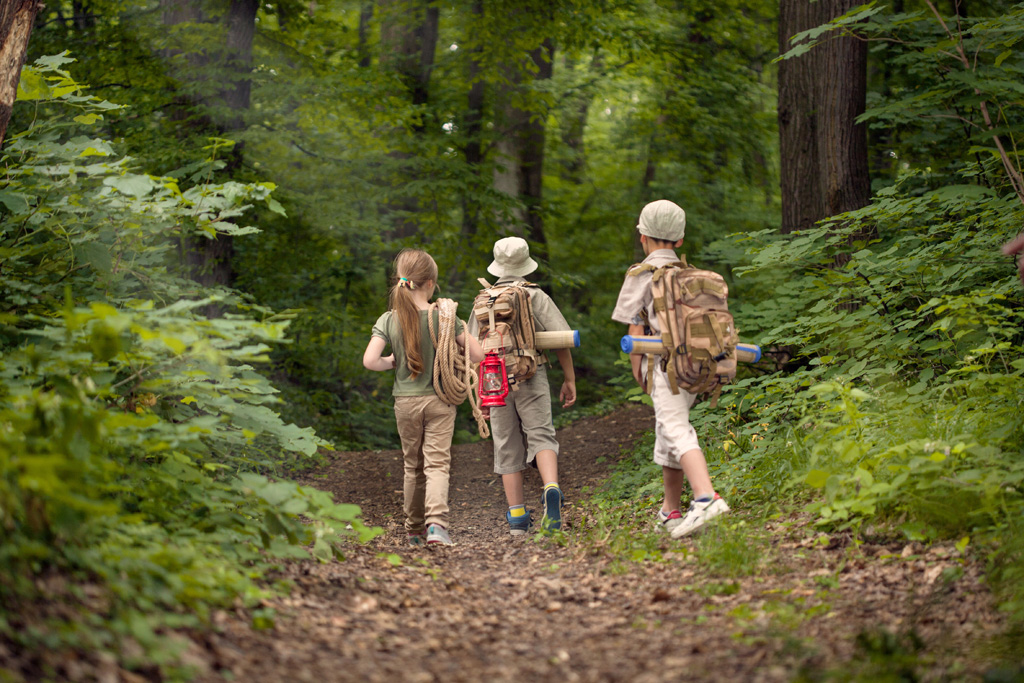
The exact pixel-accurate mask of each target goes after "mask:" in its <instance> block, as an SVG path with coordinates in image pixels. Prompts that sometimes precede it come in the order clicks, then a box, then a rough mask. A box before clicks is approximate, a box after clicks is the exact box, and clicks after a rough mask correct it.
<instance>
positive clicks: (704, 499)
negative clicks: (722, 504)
mask: <svg viewBox="0 0 1024 683" xmlns="http://www.w3.org/2000/svg"><path fill="white" fill-rule="evenodd" d="M714 499H715V494H713V493H707V494H705V495H703V496H701V497H700V498H694V500H695V501H697V502H698V503H710V502H711V501H713V500H714Z"/></svg>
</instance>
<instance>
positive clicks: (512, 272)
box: [469, 237, 576, 536]
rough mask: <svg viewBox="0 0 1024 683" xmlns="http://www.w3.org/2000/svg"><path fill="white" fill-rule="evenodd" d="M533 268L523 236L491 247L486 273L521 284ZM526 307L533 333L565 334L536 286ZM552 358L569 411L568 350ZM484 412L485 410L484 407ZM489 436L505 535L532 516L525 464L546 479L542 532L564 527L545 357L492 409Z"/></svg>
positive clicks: (572, 383) (473, 329) (524, 527)
mask: <svg viewBox="0 0 1024 683" xmlns="http://www.w3.org/2000/svg"><path fill="white" fill-rule="evenodd" d="M535 270H537V262H536V261H534V260H533V259H532V258H530V246H529V244H527V242H526V240H524V239H522V238H521V237H505V238H503V239H500V240H498V241H497V242H495V243H494V261H492V262H491V265H489V266H488V267H487V272H489V273H490V274H491V275H494V276H496V277H497V278H498V281H497V282H496V283H495V284H494V287H495V288H497V287H503V286H508V285H515V284H522V283H525V282H526V280H525V276H527V275H529V274H530V273H532V272H533V271H535ZM529 293H530V307H531V308H532V309H533V322H534V327H535V328H536V331H538V332H545V331H548V332H551V331H567V330H569V329H570V328H569V324H568V323H567V322H566V321H565V318H564V317H563V316H562V313H561V311H559V310H558V306H556V305H555V302H554V301H552V300H551V297H550V296H548V295H547V294H546V293H545V292H544V291H542V290H541V289H540V288H539V287H531V288H530V290H529ZM469 333H470V334H472V335H474V336H478V335H479V333H480V323H479V322H478V321H477V319H476V317H475V316H473V317H471V318H470V320H469ZM555 355H556V356H557V358H558V363H559V365H561V367H562V373H563V376H564V379H563V382H562V388H561V390H560V391H559V394H558V395H559V400H561V401H562V407H563V408H568V407H569V406H571V405H573V404H574V403H575V402H576V373H575V370H574V369H573V365H572V352H571V351H570V350H569V349H556V350H555ZM484 411H485V414H486V411H487V409H486V408H485V409H484ZM490 420H491V434H492V435H493V437H494V471H495V473H497V474H500V475H501V482H502V484H503V485H504V488H505V498H506V500H507V501H508V505H509V509H508V511H507V512H506V513H505V520H506V521H507V522H508V525H509V533H510V534H511V535H513V536H519V535H522V534H525V533H526V532H527V531H529V529H530V526H531V520H530V513H529V511H528V510H527V509H526V505H525V502H524V501H525V494H524V492H523V476H524V475H523V472H524V471H525V470H526V469H527V466H528V465H532V466H534V467H536V468H537V471H538V472H539V473H540V476H541V478H542V479H543V480H544V494H543V497H542V498H543V500H542V502H543V506H544V516H543V518H542V520H541V528H542V529H543V530H545V531H557V530H558V529H561V528H562V502H563V500H564V497H563V496H562V491H561V489H560V488H559V487H558V441H557V440H556V439H555V426H554V422H553V421H552V418H551V393H550V388H549V385H548V377H547V370H546V369H545V356H544V354H543V353H540V354H539V356H538V363H537V372H536V374H534V375H533V377H530V378H529V379H527V380H524V381H521V382H519V383H518V390H516V391H512V392H509V394H508V396H507V397H506V398H505V405H504V406H502V407H494V408H491V409H490Z"/></svg>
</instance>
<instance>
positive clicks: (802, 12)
mask: <svg viewBox="0 0 1024 683" xmlns="http://www.w3.org/2000/svg"><path fill="white" fill-rule="evenodd" d="M822 4H823V2H818V3H813V4H812V3H811V2H810V0H780V3H779V52H780V53H785V52H787V51H789V50H790V48H792V47H793V45H792V44H791V43H790V40H789V39H790V37H792V36H793V35H794V34H796V33H799V32H801V31H805V30H807V29H810V28H814V27H815V26H819V25H820V24H822V23H823V21H822V12H820V11H819V10H820V8H821V5H822ZM820 58H821V54H820V50H819V49H813V50H811V51H810V52H807V53H804V54H802V55H800V56H799V57H797V58H795V59H786V60H783V61H782V62H780V63H779V104H778V121H779V155H780V157H781V159H780V161H781V163H780V166H781V168H780V174H779V176H780V183H781V193H782V232H783V233H790V232H793V231H794V230H806V229H807V228H810V227H811V226H812V225H814V223H815V222H816V221H818V220H820V219H821V218H823V217H824V215H825V203H824V193H823V191H822V177H821V173H820V170H819V168H818V163H819V154H818V111H817V105H816V102H817V89H816V85H817V72H818V71H819V69H820V65H819V62H820V61H821V59H820Z"/></svg>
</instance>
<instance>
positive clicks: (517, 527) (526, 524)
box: [505, 505, 532, 536]
mask: <svg viewBox="0 0 1024 683" xmlns="http://www.w3.org/2000/svg"><path fill="white" fill-rule="evenodd" d="M516 507H517V510H516V511H517V512H521V513H522V514H519V515H513V514H512V510H506V511H505V521H506V522H508V533H509V534H510V535H512V536H522V535H523V534H525V533H526V532H527V531H529V530H530V525H531V524H532V521H531V520H530V511H529V510H527V509H526V508H524V507H523V506H521V505H518V506H516Z"/></svg>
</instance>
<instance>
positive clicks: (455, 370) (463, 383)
mask: <svg viewBox="0 0 1024 683" xmlns="http://www.w3.org/2000/svg"><path fill="white" fill-rule="evenodd" d="M458 306H459V304H458V303H456V302H455V301H453V300H452V299H438V300H437V301H435V302H434V303H432V304H431V305H430V311H429V312H428V313H427V326H428V328H429V329H430V341H431V342H433V344H434V393H436V394H437V396H438V397H439V398H440V399H441V400H442V401H444V402H445V403H447V404H448V405H450V406H457V405H460V404H461V403H462V402H463V401H465V400H466V399H467V398H468V399H469V405H470V407H471V408H472V409H473V417H474V418H475V419H476V427H477V431H478V432H479V433H480V438H481V439H486V438H487V437H489V436H490V435H491V431H490V429H489V428H488V426H487V420H485V419H484V415H483V413H482V412H481V410H480V395H479V394H478V393H477V385H478V384H479V378H478V377H477V375H476V373H475V372H473V363H472V362H471V361H470V360H469V344H466V345H465V348H463V349H460V348H459V345H458V343H457V342H456V341H455V337H457V336H458V333H457V332H456V331H455V327H456V323H462V321H461V320H459V319H458V318H457V317H456V316H455V309H456V308H458ZM435 310H436V311H437V322H438V326H437V329H435V328H434V311H435ZM462 332H463V334H469V332H468V331H467V330H466V324H465V323H462Z"/></svg>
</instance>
